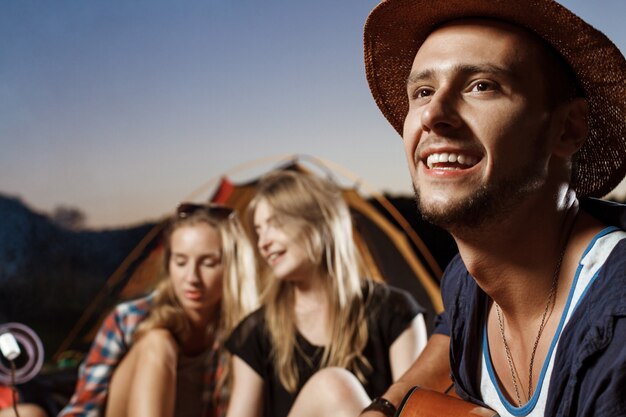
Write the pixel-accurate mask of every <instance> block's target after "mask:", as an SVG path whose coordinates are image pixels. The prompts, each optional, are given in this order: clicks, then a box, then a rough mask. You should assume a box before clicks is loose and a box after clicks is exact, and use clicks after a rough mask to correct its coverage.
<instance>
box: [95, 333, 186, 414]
mask: <svg viewBox="0 0 626 417" xmlns="http://www.w3.org/2000/svg"><path fill="white" fill-rule="evenodd" d="M177 360H178V344H177V343H176V341H175V340H174V337H173V336H172V334H171V333H170V332H169V331H167V330H164V329H154V330H150V331H149V332H147V333H146V334H145V335H144V336H143V337H142V338H141V339H140V340H139V341H137V343H135V344H134V345H133V346H132V347H131V349H130V351H129V352H128V354H127V355H126V356H125V357H124V359H123V360H122V362H121V363H120V364H119V365H118V367H117V369H116V370H115V373H114V374H113V378H111V384H110V386H109V398H108V400H107V407H106V417H127V416H129V417H130V416H132V417H143V416H145V417H172V416H173V415H174V406H175V401H176V398H175V396H176V365H177Z"/></svg>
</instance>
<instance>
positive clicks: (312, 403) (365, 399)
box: [289, 368, 371, 417]
mask: <svg viewBox="0 0 626 417" xmlns="http://www.w3.org/2000/svg"><path fill="white" fill-rule="evenodd" d="M370 401H371V400H370V398H369V396H368V395H367V393H366V392H365V389H364V388H363V386H362V385H361V383H360V382H359V380H358V379H357V378H356V377H355V376H354V375H353V374H352V373H351V372H350V371H347V370H345V369H342V368H325V369H322V370H320V371H318V372H317V373H316V374H315V375H313V376H312V377H311V378H310V379H309V380H308V381H307V383H306V384H304V387H302V390H301V391H300V393H299V394H298V397H297V398H296V401H295V402H294V404H293V407H291V411H290V412H289V417H313V416H333V417H355V416H358V415H359V413H360V412H361V410H363V408H365V407H366V406H367V405H368V404H369V403H370Z"/></svg>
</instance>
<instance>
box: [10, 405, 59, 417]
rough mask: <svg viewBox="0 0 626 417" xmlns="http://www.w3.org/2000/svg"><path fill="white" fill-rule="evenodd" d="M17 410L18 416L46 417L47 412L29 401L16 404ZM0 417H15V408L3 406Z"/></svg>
mask: <svg viewBox="0 0 626 417" xmlns="http://www.w3.org/2000/svg"><path fill="white" fill-rule="evenodd" d="M17 411H18V413H20V417H48V413H46V412H45V410H44V409H43V408H41V407H39V406H38V405H35V404H30V403H20V404H18V405H17ZM0 417H15V410H13V407H9V408H3V409H2V410H0Z"/></svg>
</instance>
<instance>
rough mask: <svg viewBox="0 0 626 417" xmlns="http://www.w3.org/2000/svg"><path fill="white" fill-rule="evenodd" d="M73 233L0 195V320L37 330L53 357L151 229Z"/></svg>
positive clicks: (144, 227) (18, 202)
mask: <svg viewBox="0 0 626 417" xmlns="http://www.w3.org/2000/svg"><path fill="white" fill-rule="evenodd" d="M152 226H153V225H152V224H145V225H141V226H137V227H132V228H129V229H120V230H105V231H71V230H67V229H64V228H61V227H59V226H57V225H56V224H54V223H53V222H52V221H51V220H50V219H49V218H48V217H47V216H44V215H42V214H38V213H35V212H33V211H32V210H31V209H29V208H28V207H27V206H25V205H24V204H23V203H22V202H21V201H20V200H18V199H16V198H11V197H6V196H0V322H20V323H24V324H26V325H28V326H30V327H32V328H33V329H34V330H35V331H36V332H37V333H38V334H39V335H40V337H41V338H42V340H43V341H44V348H45V350H46V355H47V356H49V355H51V354H53V353H54V351H55V349H56V347H57V346H58V344H59V343H60V342H61V339H62V338H63V336H64V335H65V334H66V333H67V332H68V331H69V329H70V328H71V327H72V325H73V324H74V323H75V322H76V320H77V319H78V317H80V315H81V313H82V312H83V310H84V309H85V308H86V306H87V304H88V303H89V301H90V300H92V299H93V298H94V296H95V295H96V294H97V293H98V291H100V290H101V289H102V287H103V285H104V283H105V281H106V279H107V278H108V277H109V276H110V275H111V274H112V273H113V271H115V269H116V268H117V267H118V266H119V265H120V263H121V262H122V260H123V259H124V258H125V257H126V256H127V255H128V253H129V252H130V251H131V250H132V249H133V248H134V247H135V246H136V245H137V243H138V242H139V241H140V240H141V238H142V237H143V236H144V235H145V234H146V233H147V232H148V231H149V230H150V228H151V227H152Z"/></svg>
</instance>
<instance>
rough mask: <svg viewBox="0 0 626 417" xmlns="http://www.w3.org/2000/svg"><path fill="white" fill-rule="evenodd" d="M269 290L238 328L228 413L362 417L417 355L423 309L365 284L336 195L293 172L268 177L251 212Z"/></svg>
mask: <svg viewBox="0 0 626 417" xmlns="http://www.w3.org/2000/svg"><path fill="white" fill-rule="evenodd" d="M248 213H249V216H248V217H249V219H250V220H251V223H252V225H253V229H254V232H253V235H254V238H255V239H256V243H257V249H258V250H257V255H258V258H259V265H260V266H261V267H262V273H263V276H264V282H265V283H266V286H267V288H266V291H265V294H264V303H263V305H264V306H263V307H262V308H261V309H259V310H257V311H255V312H254V313H252V314H251V315H250V316H248V317H247V318H246V319H244V320H243V321H242V323H240V325H239V326H238V327H237V328H236V329H235V331H234V332H233V334H232V335H231V337H230V338H229V339H228V341H227V343H226V346H227V348H228V349H229V350H230V351H231V353H232V354H233V371H234V375H233V376H234V381H233V382H234V385H233V392H232V393H233V398H236V400H234V401H231V403H230V406H229V409H228V413H227V416H228V417H285V416H309V415H311V416H314V415H319V416H330V415H332V416H334V417H338V416H342V415H346V416H353V417H354V416H356V415H358V414H359V412H360V410H361V409H362V408H363V407H364V406H365V405H367V404H368V403H369V402H370V398H371V397H374V396H378V395H381V394H382V393H383V392H384V390H385V388H386V387H387V386H388V385H389V384H390V383H392V382H393V381H395V380H396V379H398V377H400V375H402V374H403V373H404V371H405V370H406V369H407V368H408V367H409V366H410V365H411V363H412V362H413V361H414V360H415V359H416V357H417V356H418V354H419V352H420V350H421V349H422V347H423V346H424V345H425V342H426V330H425V324H424V319H423V315H422V314H421V312H422V310H421V308H420V307H419V306H418V305H417V304H416V302H415V301H414V300H413V299H412V298H411V297H410V295H409V294H408V293H406V292H403V291H400V290H397V289H393V288H390V287H387V286H385V285H383V284H380V283H374V282H373V281H369V280H366V279H363V278H362V276H361V274H360V268H359V265H360V264H359V261H358V255H357V252H356V248H355V245H354V241H353V237H352V222H351V218H350V213H349V210H348V207H347V205H346V203H345V201H344V200H343V198H342V196H341V193H340V190H339V189H338V187H336V186H335V185H334V184H332V183H330V182H328V181H325V180H322V179H320V178H318V177H316V176H313V175H307V174H302V173H298V172H293V171H282V172H278V173H273V174H270V175H268V176H266V177H265V178H263V179H262V180H261V182H260V184H259V187H258V191H257V194H256V195H255V197H254V198H253V200H252V202H251V204H250V206H249V209H248Z"/></svg>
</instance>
